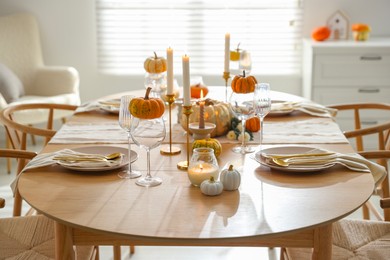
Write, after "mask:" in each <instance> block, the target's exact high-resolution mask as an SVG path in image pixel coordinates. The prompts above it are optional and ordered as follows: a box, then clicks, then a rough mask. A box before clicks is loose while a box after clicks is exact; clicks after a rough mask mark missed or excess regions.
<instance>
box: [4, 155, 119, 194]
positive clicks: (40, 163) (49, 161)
mask: <svg viewBox="0 0 390 260" xmlns="http://www.w3.org/2000/svg"><path fill="white" fill-rule="evenodd" d="M57 156H68V157H70V156H72V157H76V158H77V157H78V158H88V157H89V158H91V161H88V160H85V161H80V162H72V161H71V160H70V161H57V160H54V159H53V158H54V157H57ZM94 158H95V159H96V158H103V157H102V155H100V154H86V153H79V152H76V151H73V150H71V149H63V150H59V151H56V152H53V153H42V154H38V155H37V156H35V157H34V158H33V159H32V160H31V161H29V162H28V163H27V165H26V166H25V167H24V168H23V170H22V172H21V173H20V174H19V175H18V176H17V177H16V179H15V180H14V181H13V182H12V183H11V189H12V190H13V191H14V190H15V187H16V185H17V182H18V178H19V176H20V175H21V174H22V173H23V172H25V171H26V170H29V169H34V168H40V167H44V166H49V165H53V164H56V163H60V164H63V165H65V166H72V167H88V168H89V167H113V166H117V165H120V164H121V162H122V158H123V156H121V157H118V158H117V159H114V160H105V161H103V160H101V161H98V160H92V159H94Z"/></svg>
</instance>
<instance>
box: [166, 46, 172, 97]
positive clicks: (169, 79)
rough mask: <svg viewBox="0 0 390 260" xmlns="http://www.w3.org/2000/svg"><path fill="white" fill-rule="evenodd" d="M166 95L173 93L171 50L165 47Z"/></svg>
mask: <svg viewBox="0 0 390 260" xmlns="http://www.w3.org/2000/svg"><path fill="white" fill-rule="evenodd" d="M167 84H168V88H167V95H172V94H173V50H172V49H171V47H169V48H168V49H167Z"/></svg>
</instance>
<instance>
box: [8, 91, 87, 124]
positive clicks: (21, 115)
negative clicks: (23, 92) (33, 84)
mask: <svg viewBox="0 0 390 260" xmlns="http://www.w3.org/2000/svg"><path fill="white" fill-rule="evenodd" d="M27 103H50V104H68V105H75V106H78V105H79V104H80V99H79V97H78V95H77V94H63V95H57V96H50V97H44V96H23V97H21V98H20V99H19V100H18V101H16V102H13V103H12V104H10V105H17V104H27ZM72 114H73V112H72V111H58V113H56V114H55V115H54V119H59V118H63V117H67V116H70V115H72ZM47 116H48V114H47V110H39V109H36V110H34V111H28V110H26V111H21V112H18V113H16V115H15V120H16V121H18V122H20V123H24V124H31V125H34V124H39V123H43V122H47Z"/></svg>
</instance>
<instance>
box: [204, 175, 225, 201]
mask: <svg viewBox="0 0 390 260" xmlns="http://www.w3.org/2000/svg"><path fill="white" fill-rule="evenodd" d="M200 190H201V191H202V193H203V194H205V195H207V196H216V195H219V194H221V193H222V190H223V185H222V183H221V182H220V181H215V180H214V177H213V176H211V177H210V180H204V181H203V182H202V183H201V184H200Z"/></svg>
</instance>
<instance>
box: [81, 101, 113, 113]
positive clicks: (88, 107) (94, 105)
mask: <svg viewBox="0 0 390 260" xmlns="http://www.w3.org/2000/svg"><path fill="white" fill-rule="evenodd" d="M119 107H120V99H110V100H98V101H92V102H88V103H85V104H83V105H81V106H79V107H78V108H77V109H76V111H75V113H83V112H89V111H94V110H100V109H104V110H107V111H118V110H119Z"/></svg>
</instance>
